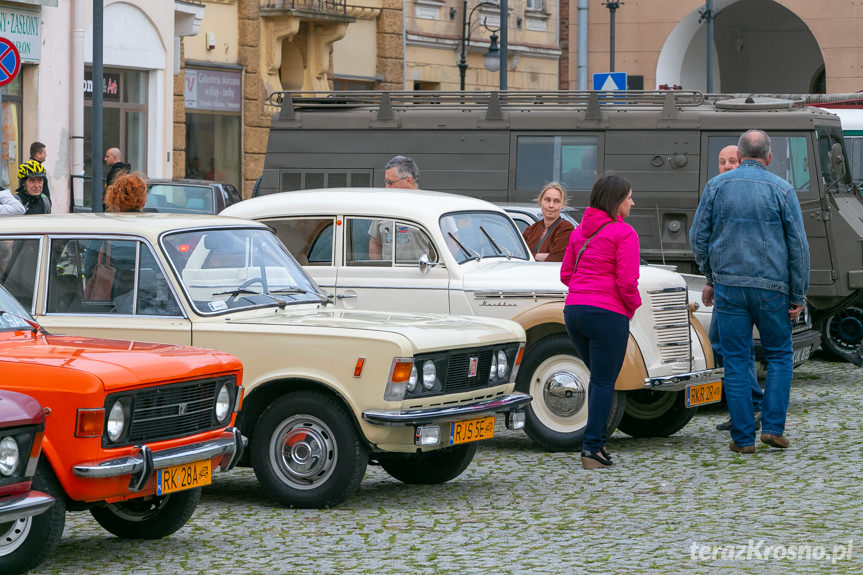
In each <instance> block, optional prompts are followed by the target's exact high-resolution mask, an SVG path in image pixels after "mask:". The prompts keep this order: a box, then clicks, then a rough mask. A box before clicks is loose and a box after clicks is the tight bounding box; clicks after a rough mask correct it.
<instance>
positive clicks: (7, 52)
mask: <svg viewBox="0 0 863 575" xmlns="http://www.w3.org/2000/svg"><path fill="white" fill-rule="evenodd" d="M20 69H21V55H20V54H19V53H18V48H16V47H15V44H13V43H12V42H10V41H9V40H7V39H6V38H0V86H5V85H6V84H8V83H9V82H11V81H12V80H14V79H15V76H17V75H18V71H19V70H20Z"/></svg>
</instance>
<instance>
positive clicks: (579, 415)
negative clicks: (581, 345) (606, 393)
mask: <svg viewBox="0 0 863 575" xmlns="http://www.w3.org/2000/svg"><path fill="white" fill-rule="evenodd" d="M556 375H562V376H563V378H564V381H566V382H568V383H569V385H571V386H572V388H573V393H572V395H571V396H569V397H565V398H562V397H555V396H553V395H551V394H549V393H548V392H547V385H548V382H549V381H550V379H551V378H552V377H555V376H556ZM589 383H590V371H589V370H588V369H587V366H586V365H585V364H584V362H583V361H582V360H581V358H580V357H579V355H578V351H576V349H575V346H574V345H573V344H572V340H570V339H569V337H568V336H566V335H553V336H550V337H546V338H545V339H541V340H540V341H538V342H536V343H535V344H533V345H531V346H530V347H529V348H528V349H527V350H526V351H525V354H524V361H523V363H522V365H521V368H519V370H518V377H517V378H516V389H517V390H518V391H522V392H524V393H527V394H530V395H531V397H533V401H531V402H530V404H529V405H528V406H527V410H526V411H527V413H526V417H525V424H524V431H525V433H527V435H528V437H530V438H531V439H532V440H533V442H534V443H536V444H537V445H539V446H540V447H542V448H543V449H545V450H547V451H578V450H580V449H581V443H582V441H583V440H584V429H585V427H586V426H587V387H588V384H589ZM625 406H626V394H625V393H623V392H618V391H615V393H614V400H613V403H612V405H611V411H610V412H609V416H608V424H607V425H606V429H605V433H606V436H609V435H611V434H612V433H613V432H614V430H615V429H616V428H617V427H618V423H619V422H620V420H621V418H622V417H623V413H624V412H623V410H624V408H625Z"/></svg>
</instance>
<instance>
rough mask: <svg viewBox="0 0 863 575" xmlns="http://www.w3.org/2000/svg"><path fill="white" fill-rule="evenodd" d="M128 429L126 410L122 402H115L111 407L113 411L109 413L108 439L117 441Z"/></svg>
mask: <svg viewBox="0 0 863 575" xmlns="http://www.w3.org/2000/svg"><path fill="white" fill-rule="evenodd" d="M125 428H126V410H125V409H124V408H123V402H122V401H115V402H114V405H112V406H111V411H109V412H108V425H107V426H106V430H107V432H108V439H110V440H111V441H117V440H118V439H120V437H121V436H122V435H123V430H124V429H125Z"/></svg>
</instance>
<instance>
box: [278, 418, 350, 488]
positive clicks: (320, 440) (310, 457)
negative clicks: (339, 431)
mask: <svg viewBox="0 0 863 575" xmlns="http://www.w3.org/2000/svg"><path fill="white" fill-rule="evenodd" d="M270 447H271V450H270V461H271V463H272V464H273V469H275V470H276V472H277V473H278V474H279V475H280V476H281V477H282V480H283V481H285V482H286V483H288V484H290V485H291V487H294V488H296V489H312V488H315V487H317V486H319V485H320V484H321V483H323V482H325V481H326V480H327V479H329V477H330V475H332V473H333V469H335V465H336V461H337V460H338V450H337V447H336V442H335V437H334V436H333V433H332V431H331V430H330V428H329V427H328V426H327V425H326V424H325V423H324V422H323V421H321V420H319V419H317V418H316V417H310V416H308V415H297V416H293V417H290V418H288V419H286V420H285V421H283V422H282V423H281V425H279V427H278V428H277V429H276V432H275V433H274V434H273V437H272V439H271V441H270Z"/></svg>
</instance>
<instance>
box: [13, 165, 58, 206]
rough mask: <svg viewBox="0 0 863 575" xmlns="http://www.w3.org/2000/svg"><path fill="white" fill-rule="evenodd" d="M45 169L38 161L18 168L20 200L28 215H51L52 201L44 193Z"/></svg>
mask: <svg viewBox="0 0 863 575" xmlns="http://www.w3.org/2000/svg"><path fill="white" fill-rule="evenodd" d="M47 175H48V174H46V173H45V168H44V167H43V166H42V164H41V163H39V161H38V160H28V161H26V162H24V163H23V164H21V165H20V166H19V167H18V179H19V181H20V182H21V185H20V186H18V190H17V193H18V199H19V200H20V201H21V203H22V204H23V205H24V208H25V210H26V211H25V213H26V214H50V213H51V200H50V199H48V196H46V195H45V194H44V192H43V191H42V186H43V185H44V183H45V178H46V177H47Z"/></svg>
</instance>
